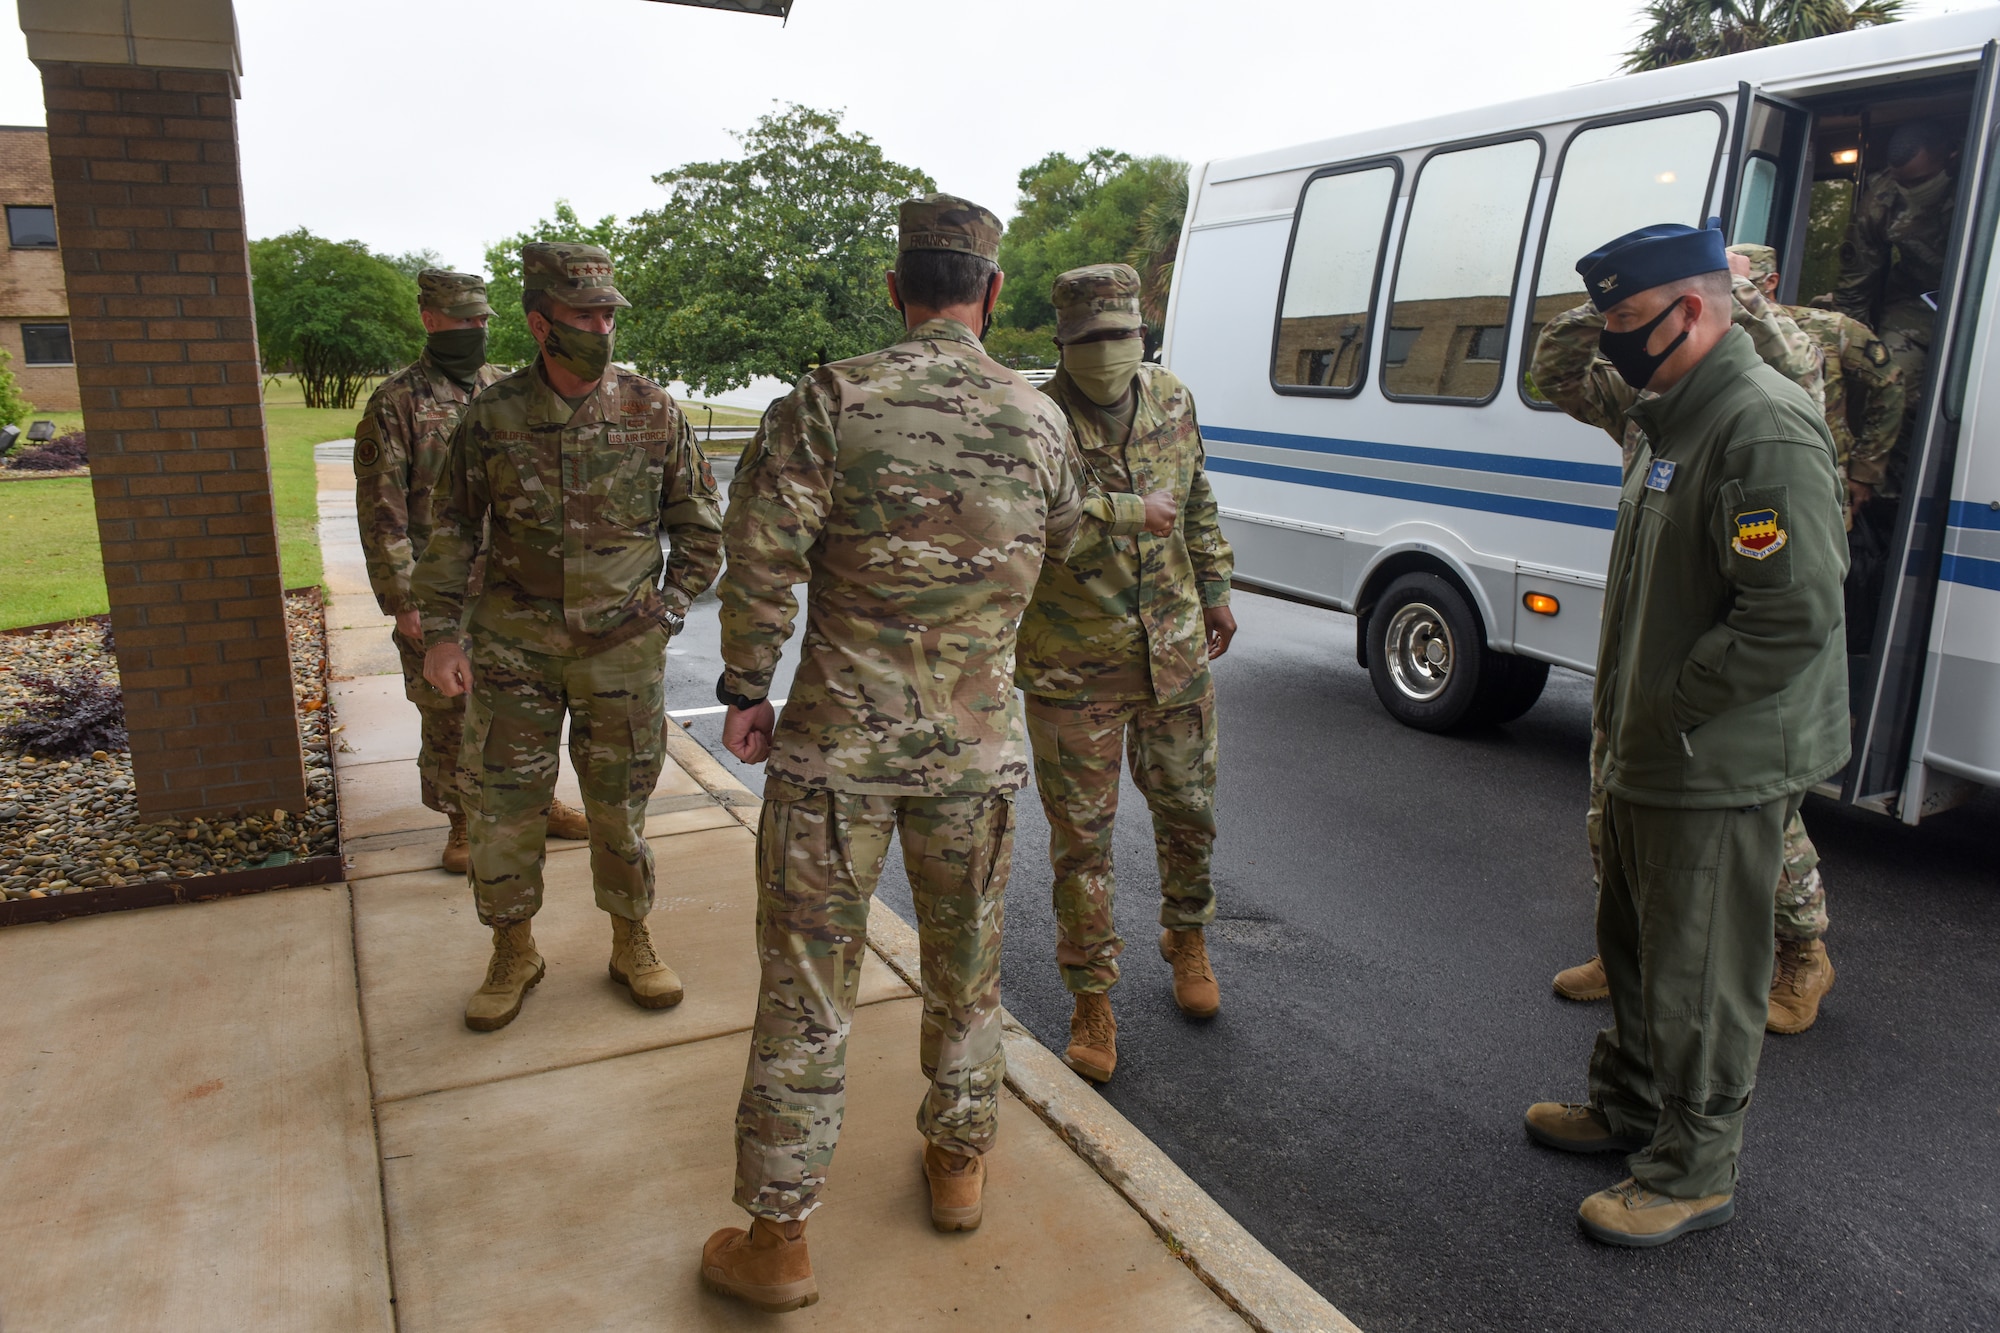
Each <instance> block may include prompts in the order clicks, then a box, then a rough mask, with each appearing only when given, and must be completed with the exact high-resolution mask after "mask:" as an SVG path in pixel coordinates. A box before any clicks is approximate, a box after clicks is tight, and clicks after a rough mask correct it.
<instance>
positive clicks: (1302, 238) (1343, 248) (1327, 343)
mask: <svg viewBox="0 0 2000 1333" xmlns="http://www.w3.org/2000/svg"><path fill="white" fill-rule="evenodd" d="M1396 176H1397V171H1396V168H1395V167H1394V166H1390V165H1387V164H1382V165H1375V166H1368V167H1361V168H1356V169H1349V170H1341V171H1335V172H1331V173H1329V174H1327V175H1324V176H1316V177H1314V178H1313V179H1312V180H1310V181H1308V182H1307V183H1306V188H1305V193H1304V194H1303V195H1302V196H1301V197H1300V199H1299V214H1298V224H1297V227H1296V230H1295V231H1294V232H1293V234H1292V253H1291V256H1290V259H1289V261H1288V263H1287V265H1286V270H1285V286H1284V292H1283V294H1282V295H1281V296H1280V297H1279V298H1278V338H1277V344H1276V346H1275V347H1273V349H1272V352H1271V382H1272V383H1273V384H1274V385H1275V386H1277V387H1279V388H1280V389H1285V388H1289V387H1291V386H1297V387H1298V388H1302V389H1306V388H1311V389H1331V390H1334V391H1336V392H1340V393H1353V392H1354V391H1355V390H1357V389H1359V388H1360V387H1361V376H1362V370H1363V367H1364V366H1365V365H1366V364H1367V360H1368V326H1369V312H1370V309H1371V307H1373V306H1374V304H1375V287H1376V283H1377V282H1378V281H1379V279H1380V277H1381V273H1382V250H1383V244H1382V243H1383V239H1384V235H1385V233H1386V232H1387V231H1388V226H1389V206H1390V205H1391V204H1392V203H1394V202H1395V198H1396Z"/></svg>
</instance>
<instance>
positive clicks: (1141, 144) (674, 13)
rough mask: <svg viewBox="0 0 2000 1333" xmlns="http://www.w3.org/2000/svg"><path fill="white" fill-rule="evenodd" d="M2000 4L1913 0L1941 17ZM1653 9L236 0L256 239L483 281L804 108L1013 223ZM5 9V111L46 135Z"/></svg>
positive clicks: (1385, 111)
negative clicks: (1105, 181)
mask: <svg viewBox="0 0 2000 1333" xmlns="http://www.w3.org/2000/svg"><path fill="white" fill-rule="evenodd" d="M1987 2H1988V0H1917V3H1915V4H1914V5H1913V6H1912V9H1913V10H1915V11H1916V12H1917V13H1920V14H1930V13H1939V12H1943V11H1944V10H1946V9H1963V8H1967V7H1970V6H1971V5H1974V4H1982V3H1987ZM1636 8H1637V3H1636V0H1529V3H1526V4H1495V3H1492V0H1387V2H1385V0H1234V2H1233V3H1215V0H987V2H986V3H964V2H963V0H960V2H958V3H940V2H939V0H928V2H927V3H925V2H920V0H797V3H796V6H795V8H794V10H793V14H792V19H791V22H790V24H789V25H787V26H784V27H780V26H779V24H778V23H777V22H776V21H775V20H772V19H762V18H751V17H746V16H744V15H741V14H726V13H711V12H709V11H706V10H700V9H692V8H688V7H685V6H681V5H671V4H655V3H649V2H648V0H560V2H559V3H550V0H341V3H339V4H337V5H328V4H301V3H299V0H237V4H236V12H237V20H238V23H239V25H240V27H241V30H242V36H243V83H242V92H243V98H242V101H241V102H239V103H238V104H237V107H238V114H239V115H240V117H241V123H242V137H243V184H244V198H245V202H246V205H247V207H248V211H249V214H250V230H251V235H253V236H268V235H272V234H274V233H276V232H281V231H286V230H289V229H291V228H293V227H298V226H305V227H309V228H311V229H312V230H313V231H315V232H318V233H320V234H322V235H326V236H331V237H335V238H341V239H345V238H348V237H353V238H356V239H359V240H361V241H364V242H366V243H367V244H368V245H370V246H372V247H373V248H375V249H377V250H380V251H385V252H392V253H394V252H401V251H405V250H414V249H423V248H429V249H434V250H436V251H438V252H439V253H440V254H441V255H442V256H443V257H444V259H445V260H446V262H447V263H449V264H452V265H454V266H458V267H465V268H475V269H476V268H479V267H480V266H481V265H482V262H483V249H484V245H485V243H486V242H488V241H491V240H495V239H497V238H499V237H501V236H505V235H508V234H510V233H512V232H515V231H518V230H520V229H521V228H522V227H524V226H527V225H529V224H530V223H532V222H533V221H534V220H535V219H536V218H537V217H540V216H543V215H545V214H546V213H547V212H548V211H549V209H550V207H551V205H552V204H553V202H554V201H555V200H556V199H558V198H567V199H569V200H570V201H571V202H573V203H574V204H575V205H576V208H577V210H578V212H579V213H581V214H583V215H584V216H585V217H587V218H595V217H597V216H600V215H602V214H604V213H617V214H619V215H620V216H625V215H629V214H631V213H634V212H637V211H638V210H640V209H643V208H649V207H652V206H653V205H654V204H655V203H657V201H658V200H659V198H660V197H661V192H660V189H659V187H658V186H656V185H654V184H653V182H652V179H651V178H652V177H653V176H654V175H655V174H657V173H658V172H661V171H664V170H667V169H668V168H670V167H674V166H677V165H679V164H680V163H683V162H689V161H700V160H707V159H714V158H718V157H728V156H733V155H734V152H735V144H734V141H733V140H732V139H731V138H730V137H729V132H730V131H731V130H741V129H743V128H745V127H747V126H748V125H750V123H751V122H752V121H754V120H755V119H756V118H757V117H758V116H759V115H761V114H763V113H764V112H766V111H769V110H771V109H773V108H774V106H775V105H776V104H781V103H784V102H801V103H804V104H806V105H808V106H814V107H823V108H838V109H843V110H844V111H845V112H846V116H847V124H848V126H849V127H850V128H852V129H855V130H859V131H861V132H863V133H865V134H868V135H870V136H872V137H873V138H875V139H876V140H877V141H879V142H880V143H881V144H882V145H883V147H884V149H885V150H886V151H887V152H888V154H889V155H890V156H891V157H892V158H894V159H896V160H897V161H900V162H905V163H908V164H910V165H912V166H916V167H920V168H922V169H923V170H925V171H928V172H929V173H930V174H931V175H932V176H933V177H934V178H935V179H936V180H937V182H938V185H939V188H941V189H945V190H950V191H953V192H954V193H958V194H963V195H967V196H969V197H971V198H973V199H976V200H978V201H979V202H981V203H983V204H985V205H987V206H988V207H990V208H992V209H994V210H995V211H996V212H998V213H1000V214H1001V215H1002V216H1007V215H1010V214H1011V213H1012V212H1013V203H1014V180H1015V176H1016V174H1017V173H1018V172H1019V171H1020V169H1021V168H1022V167H1024V166H1026V165H1028V164H1029V163H1031V162H1034V161H1036V160H1037V159H1039V158H1040V157H1041V156H1042V155H1043V154H1045V153H1047V152H1050V151H1051V150H1054V149H1063V150H1065V151H1068V152H1070V153H1073V154H1074V153H1081V152H1083V151H1086V150H1088V149H1090V148H1093V147H1096V146H1098V145H1108V146H1111V147H1114V148H1122V149H1124V150H1126V151H1128V152H1131V153H1135V154H1141V153H1167V154H1172V155H1174V156H1177V157H1182V158H1186V159H1188V160H1190V161H1195V160H1199V159H1202V158H1208V157H1218V156H1227V155H1234V154H1236V153H1241V152H1245V151H1250V150H1254V149H1258V148H1269V147H1277V146H1280V145H1283V144H1288V143H1295V142H1301V141H1304V140H1307V139H1316V138H1321V137H1324V136H1326V135H1330V134H1335V133H1341V132H1345V131H1350V130H1356V129H1363V128H1366V127H1368V126H1370V125H1382V124H1393V123H1395V122H1398V121H1403V120H1409V119H1413V118H1416V117H1418V116H1424V115H1430V114H1434V113H1437V112H1441V111H1448V110H1452V109H1456V108H1461V107H1468V106H1477V105H1480V104H1482V103H1487V102H1495V101H1503V100H1506V99H1509V98H1514V97H1521V96H1526V95H1529V94H1532V93H1537V92H1543V91H1547V90H1549V89H1552V88H1559V87H1564V86H1567V85H1570V84H1574V83H1581V82H1586V81H1588V80H1591V79H1597V78H1602V77H1604V76H1606V75H1608V74H1610V73H1612V72H1613V70H1614V69H1615V68H1616V67H1617V64H1618V59H1619V54H1620V52H1622V51H1623V50H1624V49H1625V47H1627V46H1628V45H1629V44H1630V43H1631V41H1632V38H1633V35H1634V32H1635V28H1636V25H1635V24H1634V23H1633V21H1632V19H1631V17H1630V15H1631V13H1632V12H1633V11H1634V10H1635V9H1636ZM42 120H43V116H42V107H41V81H40V78H39V77H38V75H37V74H36V71H35V68H34V66H33V65H31V64H29V63H28V61H27V57H26V48H25V44H24V41H23V39H22V37H21V34H20V32H19V30H18V28H17V27H15V26H14V25H12V24H6V23H0V124H13V125H23V124H40V123H42Z"/></svg>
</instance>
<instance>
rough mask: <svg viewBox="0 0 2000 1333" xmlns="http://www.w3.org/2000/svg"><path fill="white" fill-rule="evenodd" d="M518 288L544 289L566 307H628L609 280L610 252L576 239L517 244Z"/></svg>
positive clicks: (535, 290) (533, 290)
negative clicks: (518, 245) (519, 281)
mask: <svg viewBox="0 0 2000 1333" xmlns="http://www.w3.org/2000/svg"><path fill="white" fill-rule="evenodd" d="M521 290H522V291H524V292H547V293H548V294H549V295H550V296H551V297H552V298H554V299H555V300H557V301H560V302H562V303H563V304H564V305H568V306H586V307H587V306H607V305H608V306H629V305H631V304H632V303H631V302H630V301H628V300H626V299H625V298H624V297H623V296H620V295H619V294H618V288H617V287H616V286H615V285H614V284H613V283H612V279H611V255H610V252H609V251H607V250H606V249H605V248H604V247H603V246H601V245H584V244H582V243H581V242H579V241H532V242H530V243H529V244H527V245H524V246H522V247H521Z"/></svg>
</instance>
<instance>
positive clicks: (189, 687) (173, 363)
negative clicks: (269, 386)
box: [36, 7, 305, 818]
mask: <svg viewBox="0 0 2000 1333" xmlns="http://www.w3.org/2000/svg"><path fill="white" fill-rule="evenodd" d="M225 13H226V7H225ZM36 64H38V65H39V66H40V67H41V71H42V87H43V95H44V98H45V100H46V103H47V106H48V120H49V156H50V158H51V161H52V163H53V166H54V169H55V194H56V230H57V234H58V237H59V239H60V241H61V243H62V256H63V269H64V274H65V278H66V282H67V285H68V289H69V307H70V329H71V337H72V339H73V340H74V342H75V345H76V375H77V382H78V386H79V388H80V390H81V392H82V396H83V419H84V428H85V430H86V431H87V432H88V434H89V439H90V470H91V490H92V492H93V494H94V495H95V497H96V501H97V529H98V535H99V538H100V539H101V540H102V542H103V547H104V581H105V583H106V585H107V586H108V587H109V589H110V594H111V623H112V627H113V629H114V630H115V632H116V634H117V642H118V669H119V672H120V674H121V676H122V677H123V681H124V690H125V715H126V725H127V727H128V728H129V730H130V731H131V734H132V767H133V773H134V776H135V778H136V779H137V784H138V796H139V810H140V813H141V814H142V815H144V816H146V817H150V818H167V817H170V816H171V817H182V818H185V817H189V816H193V815H211V814H220V813H229V812H234V811H239V810H244V809H253V808H257V809H272V808H279V809H285V810H290V811H298V810H302V809H303V808H304V806H305V770H304V764H303V759H302V756H301V754H300V750H299V733H298V721H297V714H296V704H295V701H294V699H293V694H292V674H291V659H290V653H289V651H288V647H287V640H286V634H285V616H284V602H283V596H282V591H281V588H282V585H281V583H280V580H279V574H278V539H277V530H276V525H275V523H274V521H273V517H272V511H271V465H270V457H269V454H268V452H267V451H266V448H265V442H264V409H263V402H262V398H261V395H260V393H259V384H260V371H259V366H258V361H257V331H256V324H255V319H254V316H253V314H252V310H251V303H250V276H249V253H248V250H247V248H246V242H245V234H244V224H243V206H242V190H241V185H240V180H239V177H238V172H237V161H236V103H235V97H234V88H233V79H232V77H231V73H230V72H229V71H226V70H210V69H196V70H187V69H159V68H150V67H147V66H143V65H138V64H109V63H106V64H84V63H73V62H69V61H62V60H48V59H38V60H37V61H36Z"/></svg>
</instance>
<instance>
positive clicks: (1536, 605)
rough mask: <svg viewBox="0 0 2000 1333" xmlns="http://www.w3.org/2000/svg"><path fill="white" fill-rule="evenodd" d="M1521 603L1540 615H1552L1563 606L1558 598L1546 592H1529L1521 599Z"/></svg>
mask: <svg viewBox="0 0 2000 1333" xmlns="http://www.w3.org/2000/svg"><path fill="white" fill-rule="evenodd" d="M1521 605H1523V606H1525V607H1527V608H1528V609H1529V610H1530V611H1533V612H1534V613H1535V614H1536V615H1538V616H1552V615H1554V614H1555V613H1556V612H1558V611H1560V610H1562V606H1561V605H1560V604H1559V603H1558V602H1557V601H1556V599H1555V598H1553V597H1551V596H1549V595H1548V594H1547V593H1545V592H1531V593H1529V594H1528V595H1527V596H1526V597H1523V598H1522V599H1521Z"/></svg>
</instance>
